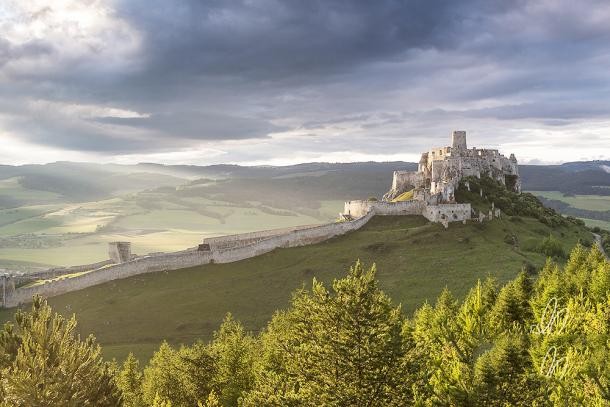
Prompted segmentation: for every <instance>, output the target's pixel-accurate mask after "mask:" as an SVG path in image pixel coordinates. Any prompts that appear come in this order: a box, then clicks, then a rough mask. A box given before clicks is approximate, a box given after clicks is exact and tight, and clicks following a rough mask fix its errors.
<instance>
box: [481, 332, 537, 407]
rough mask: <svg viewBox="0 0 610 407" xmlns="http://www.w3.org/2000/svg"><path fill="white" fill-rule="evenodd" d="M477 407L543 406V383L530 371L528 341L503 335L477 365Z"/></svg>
mask: <svg viewBox="0 0 610 407" xmlns="http://www.w3.org/2000/svg"><path fill="white" fill-rule="evenodd" d="M475 382H476V385H475V386H476V387H475V389H476V399H477V400H476V403H475V404H476V405H479V406H517V405H522V406H542V405H548V403H545V401H544V400H545V399H544V393H543V389H544V387H543V384H544V383H543V381H542V378H539V377H538V376H537V375H536V374H535V372H534V371H533V370H532V366H531V359H530V357H529V354H528V342H527V337H526V336H525V335H523V334H503V335H502V336H500V338H498V340H496V341H495V343H494V345H493V348H492V349H491V350H489V351H487V352H485V353H484V354H483V355H482V356H481V357H480V358H479V359H478V360H477V362H476V366H475Z"/></svg>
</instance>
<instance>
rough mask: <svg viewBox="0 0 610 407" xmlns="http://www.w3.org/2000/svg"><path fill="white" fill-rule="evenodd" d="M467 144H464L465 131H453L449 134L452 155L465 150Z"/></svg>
mask: <svg viewBox="0 0 610 407" xmlns="http://www.w3.org/2000/svg"><path fill="white" fill-rule="evenodd" d="M467 149H468V146H467V145H466V132H465V131H458V130H456V131H454V132H453V134H452V135H451V153H452V155H459V154H460V153H462V152H464V151H466V150H467Z"/></svg>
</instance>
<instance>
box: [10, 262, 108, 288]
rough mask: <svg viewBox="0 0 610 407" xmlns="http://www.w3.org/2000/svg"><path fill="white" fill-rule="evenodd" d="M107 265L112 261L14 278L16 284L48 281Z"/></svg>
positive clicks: (49, 270) (25, 274) (59, 268)
mask: <svg viewBox="0 0 610 407" xmlns="http://www.w3.org/2000/svg"><path fill="white" fill-rule="evenodd" d="M109 264H113V261H112V260H104V261H99V262H97V263H91V264H82V265H79V266H71V267H54V268H50V269H47V270H42V271H35V272H32V273H22V274H19V275H17V276H15V278H16V280H17V283H19V282H23V281H32V280H48V279H51V278H56V277H59V276H63V275H66V274H74V273H82V272H83V271H91V270H95V269H98V268H100V267H104V266H107V265H109Z"/></svg>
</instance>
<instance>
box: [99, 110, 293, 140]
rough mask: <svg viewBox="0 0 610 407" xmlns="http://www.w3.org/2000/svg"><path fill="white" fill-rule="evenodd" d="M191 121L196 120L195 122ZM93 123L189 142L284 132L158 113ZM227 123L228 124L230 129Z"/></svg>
mask: <svg viewBox="0 0 610 407" xmlns="http://www.w3.org/2000/svg"><path fill="white" fill-rule="evenodd" d="M193 118H196V119H197V120H196V121H195V120H193ZM93 120H94V121H95V122H98V123H107V124H114V125H119V126H127V127H133V128H142V129H148V130H153V131H160V132H161V133H162V134H165V135H174V136H176V137H178V138H187V139H192V140H239V139H247V138H260V137H264V135H266V134H268V133H276V132H279V131H283V130H286V129H287V128H286V127H281V126H275V125H272V124H270V123H269V122H266V121H262V120H257V119H249V118H244V117H232V116H227V115H212V114H208V113H201V112H193V111H181V112H176V113H162V114H156V115H152V116H150V117H125V118H121V117H98V118H95V119H93ZM227 123H230V126H228V125H227Z"/></svg>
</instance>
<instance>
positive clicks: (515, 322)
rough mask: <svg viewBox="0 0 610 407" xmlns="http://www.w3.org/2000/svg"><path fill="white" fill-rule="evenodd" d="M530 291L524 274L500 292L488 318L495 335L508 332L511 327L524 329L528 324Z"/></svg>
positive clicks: (530, 317) (530, 315) (520, 274)
mask: <svg viewBox="0 0 610 407" xmlns="http://www.w3.org/2000/svg"><path fill="white" fill-rule="evenodd" d="M532 290H533V289H532V282H531V280H530V278H529V277H528V276H527V274H526V273H524V272H521V273H519V275H518V276H517V278H516V279H514V280H513V281H511V282H509V283H508V284H506V285H505V286H504V287H503V288H502V289H501V290H500V293H499V294H498V298H497V299H496V303H495V304H494V306H493V308H492V310H491V313H490V316H489V318H490V323H491V325H492V326H493V328H494V330H495V332H496V333H500V332H504V331H508V330H510V329H512V327H513V326H517V327H521V328H524V327H525V326H527V325H528V324H529V323H530V321H531V319H532V311H531V307H530V304H529V300H530V297H531V295H532Z"/></svg>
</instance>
